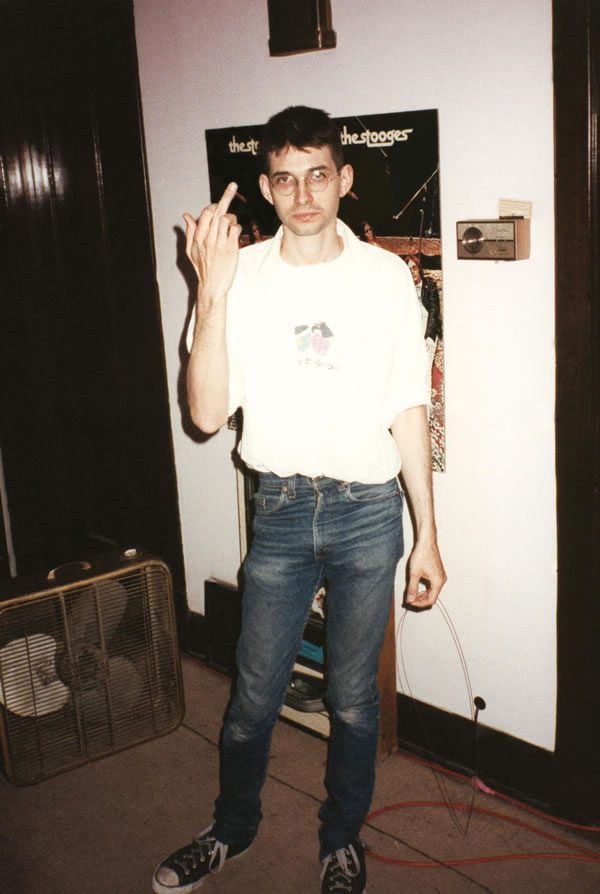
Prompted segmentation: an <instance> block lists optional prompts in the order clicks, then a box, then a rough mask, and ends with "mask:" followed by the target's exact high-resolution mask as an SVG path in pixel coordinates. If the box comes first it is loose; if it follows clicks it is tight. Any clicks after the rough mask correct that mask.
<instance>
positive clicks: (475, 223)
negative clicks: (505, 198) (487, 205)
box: [456, 217, 529, 261]
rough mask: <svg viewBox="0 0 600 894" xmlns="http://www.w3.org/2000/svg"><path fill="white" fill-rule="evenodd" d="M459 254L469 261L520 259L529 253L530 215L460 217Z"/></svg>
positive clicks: (457, 225)
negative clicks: (466, 218) (487, 218)
mask: <svg viewBox="0 0 600 894" xmlns="http://www.w3.org/2000/svg"><path fill="white" fill-rule="evenodd" d="M456 241H457V252H458V257H459V258H460V259H462V260H470V261H519V260H522V259H524V258H528V257H529V218H525V217H504V218H502V217H501V218H498V219H497V220H459V221H458V223H457V224H456Z"/></svg>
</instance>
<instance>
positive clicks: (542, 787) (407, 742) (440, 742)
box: [398, 693, 554, 810]
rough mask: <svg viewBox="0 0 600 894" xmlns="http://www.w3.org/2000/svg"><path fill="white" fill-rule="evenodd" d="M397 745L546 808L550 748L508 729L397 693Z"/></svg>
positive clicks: (550, 787) (550, 773)
mask: <svg viewBox="0 0 600 894" xmlns="http://www.w3.org/2000/svg"><path fill="white" fill-rule="evenodd" d="M398 745H399V747H400V748H402V749H403V750H405V751H408V752H409V753H411V754H415V755H418V756H420V757H423V758H425V759H426V760H431V761H433V762H434V763H437V764H439V765H440V766H442V767H446V768H448V769H452V770H456V771H457V772H459V773H463V774H465V775H467V776H473V775H477V777H478V779H480V780H481V781H482V782H484V783H485V784H486V785H487V786H488V788H491V789H492V790H495V791H499V792H502V793H503V794H507V795H510V796H511V797H514V798H516V799H517V800H519V801H523V802H525V803H527V804H531V805H533V806H536V807H539V808H540V809H542V810H547V809H548V808H549V805H550V802H551V792H552V773H553V761H554V754H553V752H551V751H547V750H545V749H544V748H540V747H539V746H537V745H532V744H531V743H529V742H525V741H524V740H523V739H517V738H516V737H514V736H510V735H509V734H508V733H504V732H500V731H499V730H495V729H492V728H491V727H487V726H485V725H484V724H482V723H481V722H478V724H477V729H475V724H474V722H473V721H472V720H467V719H466V718H464V717H460V716H458V715H456V714H451V713H450V712H448V711H443V710H442V709H441V708H436V707H433V706H432V705H427V704H425V703H423V702H419V701H417V700H416V699H412V698H410V697H409V696H407V695H403V694H402V693H398Z"/></svg>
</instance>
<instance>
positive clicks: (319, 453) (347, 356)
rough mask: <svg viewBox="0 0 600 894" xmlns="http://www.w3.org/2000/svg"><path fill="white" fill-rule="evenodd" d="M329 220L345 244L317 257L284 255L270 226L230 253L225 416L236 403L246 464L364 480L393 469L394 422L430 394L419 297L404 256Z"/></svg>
mask: <svg viewBox="0 0 600 894" xmlns="http://www.w3.org/2000/svg"><path fill="white" fill-rule="evenodd" d="M337 226H338V233H339V234H340V235H341V236H342V239H343V241H344V249H343V251H342V253H341V254H340V255H339V256H338V258H336V259H335V260H334V261H331V262H329V263H326V264H315V265H308V266H300V267H295V266H291V265H289V264H287V263H286V262H285V261H283V260H282V258H281V254H280V246H281V235H282V231H281V230H279V232H278V233H277V234H276V236H275V237H274V238H273V239H272V240H269V241H268V242H261V243H257V244H256V245H253V246H249V247H248V248H245V249H243V250H242V251H241V252H240V259H239V265H238V271H237V273H236V277H235V280H234V283H233V286H232V288H231V290H230V292H229V295H228V298H227V350H228V358H229V375H230V380H229V412H230V413H232V412H234V411H235V410H236V409H237V408H238V407H242V409H243V413H244V424H243V434H242V440H241V444H240V454H241V457H242V459H243V460H244V462H245V463H246V464H247V465H249V466H250V467H252V468H253V469H256V470H258V471H269V472H273V473H274V474H276V475H280V476H282V477H287V476H289V475H293V474H300V475H307V476H309V477H311V478H313V477H317V476H318V475H325V476H328V477H331V478H337V479H340V480H342V481H361V482H364V483H369V484H375V483H380V482H383V481H387V480H389V479H390V478H393V477H394V476H395V475H397V474H398V472H399V470H400V465H401V460H400V456H399V453H398V449H397V447H396V444H395V442H394V440H393V438H392V436H391V434H390V431H389V428H390V426H391V424H392V422H393V420H394V418H395V417H396V415H397V414H398V413H399V412H401V411H402V410H405V409H407V408H409V407H413V406H418V405H421V404H427V403H428V402H429V392H430V388H429V383H428V381H427V365H426V362H425V349H424V348H425V346H424V342H423V334H422V327H421V321H420V311H419V301H418V299H417V297H416V294H415V288H414V284H413V281H412V277H411V275H410V272H409V270H408V268H407V267H406V265H405V264H404V262H403V261H401V260H400V259H399V258H397V257H396V256H395V255H393V254H391V253H390V252H387V251H385V250H384V249H381V248H379V247H378V246H374V245H370V244H368V243H364V242H360V241H359V240H358V239H357V237H356V236H355V235H354V234H353V233H352V231H351V230H350V229H349V228H348V227H347V226H346V225H345V224H343V223H342V222H341V221H338V224H337ZM192 327H193V321H192ZM190 331H191V332H193V328H191V329H190Z"/></svg>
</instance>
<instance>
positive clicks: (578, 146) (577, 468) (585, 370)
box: [553, 0, 600, 825]
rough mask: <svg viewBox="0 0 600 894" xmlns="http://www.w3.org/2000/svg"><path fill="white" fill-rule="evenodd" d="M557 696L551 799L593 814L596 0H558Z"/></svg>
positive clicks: (597, 568)
mask: <svg viewBox="0 0 600 894" xmlns="http://www.w3.org/2000/svg"><path fill="white" fill-rule="evenodd" d="M553 16H554V21H553V24H554V89H555V134H556V139H555V145H556V473H557V474H556V477H557V492H558V703H557V714H556V756H555V757H556V763H555V773H554V780H555V785H554V793H553V802H554V803H553V807H554V810H555V812H557V813H560V815H561V816H567V817H569V818H570V819H574V820H576V821H578V822H580V823H586V824H594V825H598V824H599V823H600V772H599V770H600V759H599V755H600V721H599V717H600V686H599V684H598V681H599V680H600V545H599V544H600V390H599V389H600V351H599V349H598V344H599V340H600V294H599V291H600V282H599V277H600V203H599V193H598V189H599V186H598V176H599V173H600V172H599V170H598V137H599V134H598V120H599V112H600V5H599V4H598V3H597V2H596V0H554V2H553Z"/></svg>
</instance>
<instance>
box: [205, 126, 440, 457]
mask: <svg viewBox="0 0 600 894" xmlns="http://www.w3.org/2000/svg"><path fill="white" fill-rule="evenodd" d="M335 120H336V122H337V124H338V126H339V128H340V132H341V135H342V143H343V146H344V153H345V158H346V161H347V162H348V163H349V164H351V165H352V167H353V168H354V184H353V186H352V190H351V192H350V193H348V195H347V196H345V197H344V198H343V199H342V201H341V204H340V211H339V215H340V217H341V218H342V220H344V221H345V223H347V224H348V225H349V226H350V227H351V228H352V229H353V230H354V232H355V233H356V235H357V236H359V237H360V238H361V239H364V240H366V241H375V242H377V243H378V244H379V245H381V246H382V247H383V248H385V249H387V250H388V251H392V252H395V253H396V254H398V255H400V256H401V257H402V258H404V260H405V261H406V262H407V263H408V265H409V268H410V270H411V273H412V275H413V280H414V282H415V288H416V290H417V294H418V296H419V300H420V302H421V313H422V319H423V338H425V340H426V342H427V350H428V355H429V358H430V363H431V411H430V427H431V437H432V452H433V468H434V470H436V471H438V472H442V471H444V469H445V432H444V341H443V334H444V331H443V289H442V263H441V260H442V258H441V238H440V236H441V232H440V200H439V160H438V120H437V111H436V110H435V109H428V110H425V111H416V112H395V113H392V114H385V115H361V116H358V115H354V116H348V117H343V118H336V119H335ZM261 132H262V127H261V126H260V125H242V126H236V127H225V128H220V129H219V130H207V131H206V143H207V149H208V169H209V178H210V193H211V201H217V200H218V199H219V198H220V196H221V194H222V193H223V190H224V189H225V186H226V185H227V184H228V183H229V182H230V181H231V180H235V182H236V183H237V184H238V194H237V196H236V198H235V200H234V202H233V203H232V206H231V209H230V210H231V211H232V212H233V213H235V214H236V215H237V218H238V221H239V223H240V224H241V225H242V228H243V230H242V237H241V244H242V245H248V244H249V243H251V242H256V241H258V240H261V239H268V238H269V237H271V236H272V235H273V234H274V233H275V231H276V229H277V227H278V226H279V222H278V220H277V217H276V215H275V212H274V211H273V208H272V207H271V205H269V203H268V202H266V201H265V200H264V199H263V197H262V195H261V193H260V190H259V188H258V173H259V172H258V168H257V153H258V146H259V142H260V137H261Z"/></svg>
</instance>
